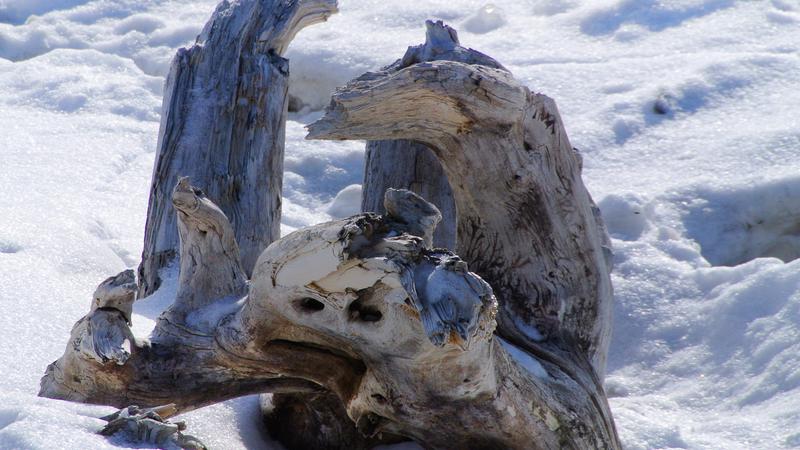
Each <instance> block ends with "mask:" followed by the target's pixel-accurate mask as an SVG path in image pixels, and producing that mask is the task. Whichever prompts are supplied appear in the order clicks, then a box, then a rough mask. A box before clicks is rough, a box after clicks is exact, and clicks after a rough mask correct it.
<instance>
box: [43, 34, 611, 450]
mask: <svg viewBox="0 0 800 450" xmlns="http://www.w3.org/2000/svg"><path fill="white" fill-rule="evenodd" d="M212 28H213V27H212ZM428 43H429V44H430V45H428V44H426V45H423V46H420V47H412V48H411V49H409V51H408V52H407V54H406V57H404V58H403V59H402V60H400V61H399V62H398V63H396V64H395V65H392V66H389V67H388V68H387V69H385V70H383V71H381V72H378V73H370V74H366V75H364V76H362V77H361V78H359V79H357V80H355V81H354V82H352V83H351V84H350V85H348V86H347V87H346V88H344V89H343V90H341V91H339V92H337V93H336V94H335V95H334V98H333V101H332V106H331V108H330V109H329V110H328V111H327V113H326V116H325V117H324V118H323V119H322V120H321V121H320V122H318V123H316V124H314V125H312V126H311V128H310V136H311V137H319V138H329V139H346V138H364V139H373V140H380V139H410V140H414V141H418V142H423V143H424V144H425V145H427V146H428V147H429V148H430V149H431V150H432V151H433V152H434V154H435V155H436V157H437V158H439V160H440V161H441V163H442V167H443V169H444V171H445V173H446V174H447V176H448V178H449V179H450V184H451V186H452V187H453V193H454V198H455V204H456V206H457V212H458V217H457V221H458V242H457V248H458V249H459V251H462V252H464V256H465V258H464V260H462V259H461V258H459V257H458V256H456V254H454V253H452V252H449V251H446V250H443V249H434V248H431V244H432V236H433V235H434V233H435V231H434V228H435V227H436V225H437V223H438V222H439V220H440V218H441V214H440V212H439V211H438V209H437V208H436V207H435V206H433V205H431V204H429V203H427V202H425V201H424V200H423V199H422V198H420V197H418V196H416V195H414V194H412V193H411V192H408V191H402V190H387V193H386V196H385V198H384V201H385V206H386V210H387V214H386V215H384V216H381V215H375V214H370V213H365V214H360V215H357V216H354V217H351V218H347V219H342V220H338V221H333V222H328V223H324V224H319V225H316V226H313V227H308V228H304V229H301V230H298V231H296V232H294V233H291V234H289V235H288V236H286V237H284V238H282V239H279V240H277V241H275V242H273V243H272V244H271V245H270V246H269V247H267V248H266V249H265V250H264V251H263V252H262V253H261V256H260V257H259V258H258V261H257V263H256V265H255V267H254V269H253V276H252V279H251V280H249V282H248V281H247V280H245V276H246V274H244V273H243V272H244V271H243V270H242V268H241V261H240V255H239V253H238V249H237V243H236V238H235V237H234V236H235V235H236V231H235V230H236V228H235V227H234V226H233V225H232V224H231V223H230V221H229V220H228V217H227V216H226V214H225V213H224V210H223V209H222V208H219V207H217V206H216V205H215V204H214V202H212V201H211V196H210V195H209V196H208V197H207V196H206V195H205V194H204V193H202V192H201V191H200V190H199V189H197V188H194V187H192V186H190V185H189V184H188V181H187V180H185V179H184V180H180V181H178V182H176V186H175V188H174V190H173V191H172V197H171V201H172V203H173V204H174V205H175V209H176V211H177V221H178V225H179V229H180V248H179V251H180V256H181V262H182V263H181V265H180V275H179V280H180V282H179V284H180V286H179V291H178V294H177V296H176V299H175V302H174V304H173V305H172V306H171V307H170V308H169V309H168V310H167V311H166V312H165V313H164V315H163V316H162V317H161V318H160V319H159V320H158V321H157V324H156V329H155V330H154V332H153V334H152V337H151V341H150V342H144V341H137V340H135V339H134V340H132V342H129V344H130V347H131V348H130V354H129V355H128V356H126V357H124V358H123V357H120V356H119V354H114V355H113V357H112V358H106V359H103V358H102V357H100V358H96V357H95V356H96V355H97V354H100V352H88V353H87V352H86V351H85V348H82V347H81V345H80V343H81V342H85V341H87V340H88V339H89V338H91V336H90V333H89V331H88V330H87V327H85V326H80V324H81V323H86V322H87V321H86V320H85V319H82V321H79V322H78V325H76V327H75V328H74V329H73V335H72V336H71V338H70V342H69V343H68V345H67V348H66V350H65V352H64V355H63V356H62V357H61V358H60V359H59V360H58V361H56V362H54V363H53V364H51V365H50V366H49V367H48V370H47V372H46V373H45V376H44V377H43V379H42V385H41V387H42V389H41V392H40V394H41V395H44V396H48V397H53V398H62V399H69V400H77V401H83V402H90V403H102V404H112V405H116V406H120V407H122V406H127V405H129V404H132V403H135V404H139V405H142V406H156V405H163V404H166V403H174V404H175V410H176V411H186V410H189V409H193V408H197V407H201V406H204V405H207V404H211V403H215V402H218V401H222V400H225V399H228V398H232V397H236V396H240V395H246V394H251V393H258V392H274V393H291V394H293V395H296V394H298V393H305V394H312V393H313V394H316V395H317V397H318V398H326V399H328V400H326V403H322V404H318V405H314V403H313V402H312V403H309V402H303V403H301V404H300V405H305V406H309V407H310V409H308V410H307V411H308V413H309V414H314V413H317V412H322V413H323V414H324V416H323V417H324V418H325V419H333V420H336V422H335V425H336V426H334V427H321V428H320V430H319V432H320V434H321V435H322V438H321V439H320V440H317V441H315V442H316V443H317V444H319V445H326V446H327V445H330V446H339V447H347V445H348V444H352V442H343V441H342V440H343V439H347V437H346V436H351V435H352V434H350V431H351V430H349V429H347V430H346V429H343V428H338V430H337V429H336V428H337V426H338V425H340V424H342V423H343V422H341V421H338V419H339V418H340V414H341V413H342V411H343V412H344V413H345V414H346V415H347V417H348V418H349V420H351V421H352V423H353V424H354V426H355V428H356V429H357V430H358V432H359V433H360V434H362V435H365V436H367V437H372V438H378V439H379V438H380V437H381V436H384V435H391V436H399V437H405V438H411V439H414V440H416V441H418V442H420V443H421V444H422V445H424V446H425V447H426V448H514V449H530V448H534V449H556V448H576V449H596V448H610V449H616V448H619V440H618V438H617V436H616V431H615V428H614V423H613V419H612V417H611V414H610V411H609V408H608V403H607V401H606V398H605V394H604V393H603V389H602V382H601V379H602V370H603V365H604V360H605V352H606V347H607V338H608V330H609V327H610V317H609V309H608V308H609V307H610V300H611V298H610V296H611V291H610V284H609V281H608V271H609V270H610V266H609V264H610V262H609V260H608V256H609V254H610V253H609V249H607V248H604V246H607V244H608V240H607V236H606V235H605V233H604V230H603V227H602V224H601V223H600V221H599V216H598V215H597V210H596V208H595V207H594V204H593V202H592V201H591V198H590V197H589V195H588V192H586V189H585V187H584V186H583V184H582V182H581V179H580V171H581V161H580V157H579V155H578V154H577V153H576V152H575V151H574V150H573V149H572V147H571V146H570V145H569V142H568V140H567V137H566V133H565V131H564V129H563V125H562V124H561V121H560V118H559V117H558V113H557V111H556V109H555V105H554V104H553V102H552V100H550V99H548V98H547V97H544V96H542V95H538V94H532V93H530V92H529V91H528V89H527V88H525V87H524V86H522V85H520V84H519V83H518V82H516V81H515V80H514V79H513V77H512V76H511V75H510V74H509V73H508V72H507V71H506V70H505V69H503V68H502V67H500V66H499V65H497V64H495V63H493V62H492V61H493V60H491V59H490V58H488V57H485V55H483V56H480V55H479V56H474V58H475V60H473V61H472V62H470V63H469V64H467V63H464V62H463V60H464V51H463V49H462V48H461V47H460V46H458V45H457V39H456V37H455V32H454V31H452V30H451V29H449V28H447V27H445V26H443V25H442V24H433V23H431V24H429V37H428ZM448 55H449V56H448ZM469 55H471V53H468V54H467V56H469ZM434 57H436V58H439V59H440V60H433V61H430V59H431V58H434ZM476 272H477V273H476ZM129 278H130V274H127V275H123V276H121V277H117V278H112V279H111V280H112V281H111V282H109V281H108V280H107V281H106V282H105V283H104V285H105V287H102V285H101V287H102V288H101V289H98V293H99V294H98V295H96V299H95V300H93V306H92V310H91V311H90V314H89V316H92V315H96V314H98V311H101V312H103V313H104V314H106V313H108V314H111V313H113V314H115V315H116V316H115V317H116V318H117V319H116V321H114V322H113V323H112V322H111V321H110V320H106V319H105V318H104V319H103V320H101V321H99V322H97V327H98V329H99V330H100V331H101V333H100V335H102V334H103V332H105V331H106V328H108V329H109V330H110V331H111V332H109V333H107V335H108V336H111V337H110V338H108V342H111V343H115V342H117V340H118V337H117V336H129V335H130V329H129V328H128V326H129V319H130V312H129V309H127V308H128V307H127V304H128V303H126V302H127V301H128V300H129V299H131V298H132V289H131V288H130V286H128V287H126V285H129V283H128V282H127V280H128V279H129ZM118 286H121V289H118ZM493 288H494V289H493ZM97 299H100V300H103V299H105V300H103V301H106V302H107V303H105V304H102V305H101V301H100V300H97ZM109 300H113V302H109ZM112 303H113V304H112ZM126 311H127V316H126ZM87 317H88V316H87ZM115 330H116V331H115ZM495 331H496V333H495ZM128 340H129V341H131V340H130V339H128ZM111 347H112V348H117V347H116V346H115V345H112V346H111ZM112 353H113V352H112ZM288 398H289V399H291V398H297V397H288ZM331 406H334V407H337V408H339V409H336V408H330V407H331ZM315 408H317V409H315ZM288 423H289V424H290V426H296V424H298V423H299V424H311V423H312V422H310V421H308V420H306V419H305V418H304V417H300V420H299V421H296V420H289V422H288ZM318 423H320V424H325V423H326V422H325V421H322V422H318ZM295 430H296V431H297V432H300V431H301V429H299V428H297V429H295ZM336 439H339V441H338V442H337V441H336ZM308 442H309V441H307V440H304V439H301V440H300V441H299V443H298V444H297V446H303V445H304V444H307V443H308ZM363 442H364V441H359V446H360V445H362V444H363ZM351 446H352V445H351Z"/></svg>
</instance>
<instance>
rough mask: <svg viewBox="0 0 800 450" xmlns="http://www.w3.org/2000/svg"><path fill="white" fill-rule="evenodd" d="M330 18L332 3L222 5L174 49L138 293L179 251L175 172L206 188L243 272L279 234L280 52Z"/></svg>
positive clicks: (278, 0) (284, 88)
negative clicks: (228, 227) (191, 39)
mask: <svg viewBox="0 0 800 450" xmlns="http://www.w3.org/2000/svg"><path fill="white" fill-rule="evenodd" d="M334 12H336V0H240V1H237V2H227V1H225V2H222V3H220V5H219V6H218V7H217V9H216V11H214V14H213V15H212V17H211V19H210V20H209V22H208V23H207V24H206V26H205V28H204V29H203V31H202V32H201V33H200V35H199V36H198V37H197V41H196V43H195V45H193V46H192V47H190V48H189V49H180V50H179V51H178V53H177V55H176V56H175V58H174V60H173V62H172V66H171V69H170V72H169V74H168V76H167V81H166V86H165V88H164V102H163V106H162V116H161V117H162V119H161V127H160V130H159V137H158V146H157V149H158V150H157V154H156V164H155V168H154V170H153V180H152V186H151V192H150V203H149V207H148V213H147V225H146V227H145V242H144V250H143V252H142V263H141V265H140V267H139V282H140V290H139V295H140V296H141V297H143V296H146V295H149V294H151V293H152V292H153V291H155V289H156V288H157V287H158V285H159V283H160V281H159V277H158V271H159V270H160V269H161V268H163V267H165V266H166V265H168V264H169V263H170V262H171V261H172V260H173V259H174V257H175V256H176V254H177V249H178V230H177V227H176V221H175V212H174V210H173V208H172V205H171V203H170V201H169V199H170V193H171V189H172V187H173V186H174V185H175V183H176V182H177V180H178V177H179V176H189V177H190V178H191V179H192V182H194V183H196V184H198V185H200V186H203V187H204V189H205V190H206V193H207V195H208V197H209V198H211V199H213V200H214V202H216V203H217V205H218V206H219V207H220V209H221V210H222V211H224V212H225V214H227V215H228V217H229V218H230V219H231V222H232V223H233V230H234V235H235V237H236V240H237V241H238V243H239V248H240V250H241V256H242V268H243V269H244V270H245V273H247V274H249V273H250V272H251V270H252V267H253V264H255V261H256V258H258V255H259V254H260V253H261V251H262V250H263V249H264V248H266V246H267V245H269V243H270V242H272V241H273V240H275V239H276V238H277V237H278V236H279V233H280V229H279V226H280V211H281V208H280V206H281V189H282V179H283V153H284V140H285V138H284V136H285V123H286V110H287V92H288V78H289V62H288V60H286V59H285V58H283V57H282V56H281V55H282V54H283V52H284V51H285V50H286V48H287V47H288V45H289V42H291V40H292V38H293V37H294V35H295V34H296V33H297V32H298V31H299V30H300V29H302V28H303V27H306V26H309V25H311V24H314V23H317V22H320V21H324V20H325V19H327V17H328V16H330V15H331V14H333V13H334Z"/></svg>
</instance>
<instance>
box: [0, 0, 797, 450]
mask: <svg viewBox="0 0 800 450" xmlns="http://www.w3.org/2000/svg"><path fill="white" fill-rule="evenodd" d="M215 3H216V1H215V0H153V1H148V2H141V1H138V0H119V1H114V2H109V1H104V0H47V1H45V0H0V93H2V95H0V174H1V175H2V176H0V193H2V194H3V200H2V201H0V309H2V311H3V313H2V314H0V341H1V342H3V343H4V344H5V345H3V346H0V367H2V374H3V376H2V377H0V399H1V400H2V401H0V405H2V406H0V448H3V449H5V448H15V449H16V448H52V445H53V444H52V442H53V436H58V444H59V445H58V446H59V448H75V449H82V448H119V447H125V445H126V444H125V443H124V442H116V441H115V442H111V441H106V440H105V439H103V438H101V437H99V436H97V435H95V434H94V432H95V431H96V430H98V429H99V427H101V426H102V422H101V421H99V420H98V419H96V418H97V417H100V416H102V415H104V414H107V413H108V412H111V409H110V408H105V407H96V406H86V405H77V404H70V403H65V402H59V401H53V400H47V399H40V398H37V397H36V396H35V394H36V392H37V390H38V380H39V378H40V376H41V374H42V373H43V372H44V368H45V367H46V365H47V364H48V363H50V362H51V361H52V360H54V359H56V358H57V357H58V356H59V355H60V354H61V352H62V351H63V348H64V345H65V344H66V342H67V338H68V336H69V330H70V328H71V327H72V325H73V323H74V322H75V321H77V320H78V319H79V318H80V317H81V316H83V315H84V314H86V313H87V312H88V310H89V305H90V299H91V294H92V292H93V290H94V288H95V287H96V286H97V284H98V283H99V282H100V281H102V280H103V279H104V278H106V277H108V276H110V275H113V274H115V273H117V272H119V271H121V270H123V269H125V268H134V267H135V266H136V265H137V263H138V259H139V255H140V253H141V246H142V233H143V227H144V218H145V214H146V208H147V194H148V190H149V182H150V175H151V171H152V166H153V158H154V149H155V144H156V134H157V130H158V120H159V113H160V108H161V95H162V84H163V77H164V75H165V73H166V71H167V69H168V66H169V61H170V59H171V58H172V55H174V53H175V51H176V49H177V48H178V47H180V46H184V45H188V44H189V43H190V42H191V41H192V40H193V38H194V36H195V35H196V34H197V33H198V32H199V31H200V30H201V29H202V26H203V24H204V22H205V21H206V19H207V18H208V17H209V15H210V14H211V11H212V10H213V8H214V6H215ZM340 3H341V5H340V10H341V12H340V14H338V15H336V16H333V17H332V18H331V19H330V20H329V22H328V23H325V24H320V25H316V26H314V27H312V28H309V29H307V30H304V31H302V32H301V33H300V34H299V35H298V36H297V38H296V40H295V41H294V42H293V43H292V45H291V46H290V49H289V51H288V54H287V56H288V57H289V58H290V59H291V66H292V67H291V71H292V75H291V76H292V80H293V85H292V87H291V90H290V93H291V95H292V96H293V97H294V98H295V103H296V104H297V105H298V108H297V109H298V111H299V112H298V113H296V114H292V116H291V120H290V121H289V123H288V124H287V132H286V137H287V145H286V148H287V154H286V163H285V166H286V175H285V180H284V203H283V207H284V218H283V224H282V226H283V228H282V229H283V231H284V232H288V231H291V230H294V229H296V228H299V227H302V226H305V225H309V224H313V223H318V222H321V221H324V220H329V219H330V218H331V217H332V216H340V215H346V214H348V213H349V211H352V210H354V209H356V208H357V204H358V188H357V187H356V186H355V185H357V184H359V183H360V182H361V177H362V168H363V154H364V150H363V144H361V143H358V142H309V141H305V140H303V137H304V130H303V125H304V124H307V123H309V122H310V121H312V120H314V118H316V117H318V116H319V112H318V110H319V109H320V108H321V107H323V106H324V105H326V104H327V103H328V100H329V93H330V91H331V89H333V87H335V86H337V85H340V84H343V83H344V82H345V81H347V80H348V79H350V78H352V77H354V76H357V75H359V74H361V73H362V72H364V71H367V70H373V69H376V68H379V67H381V66H383V65H386V64H389V63H391V62H393V61H394V60H395V59H396V58H399V57H400V56H402V54H403V53H404V52H405V49H406V47H407V46H409V45H416V44H419V43H420V42H422V41H423V39H424V26H423V22H424V20H425V19H443V20H445V21H446V22H447V23H449V24H451V25H453V26H454V27H456V28H457V29H458V30H459V36H460V38H461V41H462V43H464V44H465V45H467V46H469V47H472V48H475V49H478V50H480V51H482V52H484V53H486V54H489V55H491V56H492V57H495V58H496V59H498V60H499V61H500V62H501V63H502V64H503V65H505V66H506V67H507V68H509V69H510V70H511V71H512V72H513V73H514V75H515V76H516V77H517V78H518V79H519V80H521V81H523V82H524V83H526V84H527V85H528V86H529V87H530V88H531V89H532V90H534V91H537V92H543V93H545V94H547V95H549V96H551V97H553V98H554V99H555V100H556V102H557V103H558V106H559V109H560V111H561V115H562V117H563V119H564V121H565V123H566V126H567V131H568V133H569V136H570V139H571V142H572V144H573V145H574V146H576V147H578V148H579V149H581V151H582V154H583V156H584V166H585V168H584V179H585V181H586V183H587V185H588V187H589V189H590V191H591V192H592V195H593V196H594V198H595V199H596V200H597V202H598V204H599V205H600V207H601V209H602V210H603V214H604V218H605V220H606V222H607V224H608V226H609V230H610V231H611V234H612V238H613V244H614V248H615V264H616V267H615V272H614V275H613V282H614V287H615V298H616V305H615V311H614V319H615V330H614V337H613V341H612V346H611V351H610V354H609V367H608V376H607V381H606V386H607V390H608V393H609V396H610V397H611V398H610V403H611V407H612V411H613V413H614V416H615V418H616V421H617V426H618V429H619V432H620V435H621V437H622V440H623V443H624V445H625V447H626V448H629V449H651V448H692V449H721V448H724V449H740V448H741V449H745V448H746V449H778V448H798V447H800V293H798V292H800V260H795V258H797V257H798V256H800V225H798V224H800V222H799V221H798V219H800V212H798V211H800V204H798V202H800V201H798V200H797V199H798V198H800V196H799V195H798V194H800V178H798V176H797V173H798V169H800V159H798V158H797V154H798V151H800V127H799V126H798V118H797V113H796V105H798V104H800V91H799V90H798V89H797V86H798V84H799V83H800V58H798V48H799V47H800V43H799V42H798V40H797V25H798V23H799V22H800V5H798V3H797V2H796V1H789V0H772V1H766V0H759V1H735V0H660V1H655V0H591V1H590V0H547V1H545V0H520V1H517V2H496V3H494V5H491V4H488V3H485V2H483V1H476V0H426V1H421V0H409V1H405V2H385V1H383V0H359V1H355V0H341V1H340ZM172 274H173V275H172V276H166V278H165V285H164V287H163V288H162V289H161V290H160V291H159V292H158V293H156V294H155V295H154V296H152V297H150V298H147V299H144V300H142V301H139V302H137V305H136V310H135V314H134V317H133V321H134V331H135V333H136V334H137V335H138V336H146V335H147V333H148V332H149V330H150V329H151V328H152V325H153V323H154V322H153V321H154V319H155V318H156V317H157V315H158V313H159V311H161V310H162V309H163V308H164V307H166V306H167V305H168V304H169V294H170V292H174V289H175V283H174V269H173V272H172ZM519 359H523V358H521V357H520V358H519ZM523 363H524V361H523ZM257 407H258V406H257V401H256V399H255V398H254V397H248V398H244V399H239V400H234V401H230V402H226V403H223V404H220V405H215V406H212V407H208V408H204V409H201V410H199V411H196V412H193V413H189V414H186V415H184V417H183V418H184V419H185V420H187V422H188V424H189V430H188V432H189V433H191V434H194V435H197V436H199V437H200V438H202V439H203V440H204V441H205V442H206V443H207V444H209V445H210V446H211V447H213V448H226V449H228V448H231V449H236V448H260V447H261V448H264V447H265V446H268V445H270V444H264V440H263V439H262V438H263V436H262V435H261V431H260V428H259V427H258V424H257V417H256V410H257Z"/></svg>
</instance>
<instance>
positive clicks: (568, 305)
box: [309, 24, 612, 374]
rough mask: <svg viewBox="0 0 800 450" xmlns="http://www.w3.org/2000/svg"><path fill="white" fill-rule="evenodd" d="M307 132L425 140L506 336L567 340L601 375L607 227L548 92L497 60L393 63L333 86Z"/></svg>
mask: <svg viewBox="0 0 800 450" xmlns="http://www.w3.org/2000/svg"><path fill="white" fill-rule="evenodd" d="M429 26H430V27H433V28H438V27H437V26H436V24H431V25H429ZM442 34H443V33H441V32H440V33H436V35H437V36H441V35H442ZM417 59H418V58H416V57H404V58H403V60H409V61H416V60H417ZM309 138H311V139H314V138H316V139H414V140H418V141H421V142H425V143H426V144H427V145H429V146H430V147H431V149H433V151H434V153H435V154H436V155H437V157H438V158H439V160H440V162H441V163H442V166H443V167H444V169H445V172H446V174H447V176H448V179H449V180H450V185H451V186H452V187H453V192H454V197H455V200H456V207H457V211H458V220H457V221H458V243H457V245H456V249H457V251H458V253H459V254H461V255H463V256H464V257H465V259H466V260H467V261H468V262H469V263H470V265H471V267H472V268H473V270H475V271H476V272H477V273H479V274H481V275H482V276H483V277H484V278H485V279H486V280H488V281H489V283H490V284H491V285H492V286H493V287H494V289H495V291H497V292H498V297H499V298H500V299H501V309H500V317H499V320H500V332H501V334H503V335H505V336H507V337H508V338H509V339H513V340H515V341H522V342H524V343H526V346H534V347H535V346H542V345H546V344H548V343H556V342H557V341H559V340H563V339H567V340H569V341H570V342H574V345H575V346H577V347H578V348H579V349H580V351H581V352H582V353H583V354H584V355H585V357H586V358H588V359H589V360H591V361H592V363H593V365H594V366H595V369H596V370H597V372H598V373H599V374H602V373H603V372H604V368H605V356H606V353H607V348H608V342H609V337H610V327H611V316H610V314H611V301H612V294H611V283H610V278H609V267H608V266H607V265H606V258H605V252H606V251H607V250H606V249H604V248H603V244H604V242H606V241H605V230H604V229H603V227H602V225H601V224H599V223H598V221H597V220H596V218H595V215H594V214H593V211H592V206H593V203H592V201H591V197H590V196H589V194H588V192H587V191H586V188H585V187H584V185H583V182H582V180H581V178H580V168H581V166H580V164H581V163H580V156H579V155H578V154H577V153H576V152H575V150H573V148H572V146H571V145H570V144H569V140H568V138H567V135H566V132H565V131H564V127H563V124H562V122H561V119H560V117H559V115H558V111H557V109H556V107H555V103H554V102H553V101H552V100H551V99H549V98H547V97H546V96H544V95H541V94H533V93H531V92H530V91H528V89H527V88H525V87H524V86H522V85H521V84H519V83H518V82H517V81H516V80H514V79H513V77H512V76H511V74H510V73H508V72H507V71H505V70H502V69H499V68H495V67H491V66H484V65H480V64H464V63H461V62H455V61H440V60H437V61H431V62H420V63H415V64H412V65H410V66H407V67H406V66H404V65H402V64H398V65H395V66H390V67H389V68H388V69H386V70H384V71H381V72H374V73H367V74H365V75H363V76H361V77H360V78H358V79H356V80H354V81H353V82H351V83H350V84H348V85H347V86H346V87H345V88H342V89H341V90H339V91H337V93H336V94H335V95H334V97H333V100H332V103H331V106H330V108H329V109H328V111H327V113H326V115H325V117H324V118H322V119H321V120H319V121H318V122H316V123H314V124H312V125H310V127H309Z"/></svg>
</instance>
